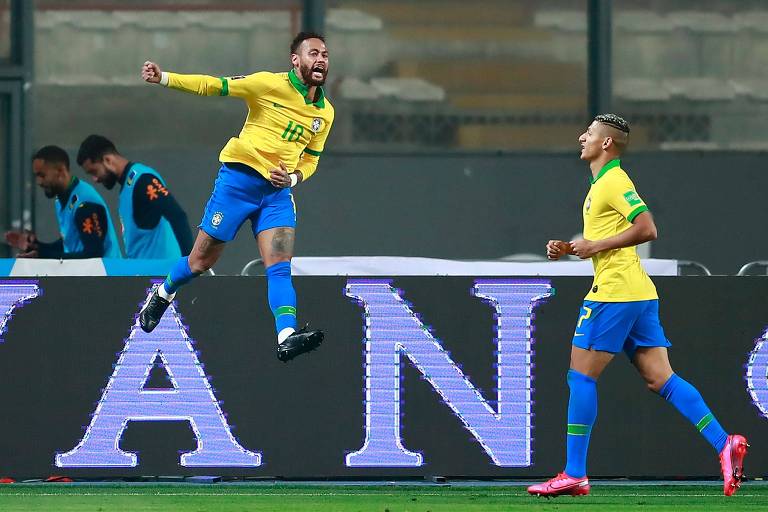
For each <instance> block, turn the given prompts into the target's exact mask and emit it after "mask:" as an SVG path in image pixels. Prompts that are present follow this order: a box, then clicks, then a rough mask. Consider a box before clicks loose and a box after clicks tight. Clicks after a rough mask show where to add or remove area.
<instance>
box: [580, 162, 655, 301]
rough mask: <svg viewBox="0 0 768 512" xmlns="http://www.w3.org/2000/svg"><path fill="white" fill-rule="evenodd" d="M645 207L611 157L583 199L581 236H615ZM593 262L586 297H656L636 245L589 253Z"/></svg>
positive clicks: (635, 299) (590, 238)
mask: <svg viewBox="0 0 768 512" xmlns="http://www.w3.org/2000/svg"><path fill="white" fill-rule="evenodd" d="M647 210H648V207H647V206H646V205H645V203H644V202H643V200H642V199H640V196H639V195H638V194H637V191H635V185H634V184H633V183H632V180H630V179H629V176H627V173H626V172H624V170H623V169H622V168H621V162H620V161H619V160H618V159H616V160H611V161H610V162H608V163H607V164H605V166H604V167H603V168H602V169H600V172H599V173H598V175H597V177H596V178H594V179H593V180H592V186H591V187H590V189H589V193H588V194H587V198H586V200H585V201H584V211H583V214H584V238H585V239H587V240H604V239H606V238H610V237H612V236H614V235H618V234H619V233H622V232H623V231H626V230H627V229H629V228H630V226H631V225H632V221H633V220H634V219H635V217H637V216H638V215H639V214H641V213H642V212H644V211H647ZM592 264H593V265H594V267H595V280H594V282H593V283H592V288H591V290H590V291H589V293H588V294H587V296H586V297H585V298H586V300H594V301H598V302H632V301H638V300H652V299H658V298H659V296H658V295H657V294H656V287H655V286H654V285H653V281H651V278H650V277H648V274H646V273H645V270H644V269H643V267H642V265H641V264H640V258H639V257H638V256H637V250H636V249H635V247H624V248H622V249H612V250H609V251H603V252H600V253H598V254H596V255H594V256H592Z"/></svg>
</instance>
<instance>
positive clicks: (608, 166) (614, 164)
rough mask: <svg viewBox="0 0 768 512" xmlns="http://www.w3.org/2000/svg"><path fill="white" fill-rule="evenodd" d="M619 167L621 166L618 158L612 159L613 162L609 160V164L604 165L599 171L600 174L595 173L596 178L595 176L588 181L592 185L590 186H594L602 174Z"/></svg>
mask: <svg viewBox="0 0 768 512" xmlns="http://www.w3.org/2000/svg"><path fill="white" fill-rule="evenodd" d="M620 165H621V160H619V159H618V158H614V159H613V160H611V161H610V162H608V163H607V164H605V165H604V166H603V168H602V169H600V172H599V173H597V176H595V177H594V178H592V179H590V183H592V185H594V184H595V182H596V181H597V180H599V179H600V178H602V177H603V174H605V173H607V172H608V171H610V170H611V169H613V168H614V167H619V166H620Z"/></svg>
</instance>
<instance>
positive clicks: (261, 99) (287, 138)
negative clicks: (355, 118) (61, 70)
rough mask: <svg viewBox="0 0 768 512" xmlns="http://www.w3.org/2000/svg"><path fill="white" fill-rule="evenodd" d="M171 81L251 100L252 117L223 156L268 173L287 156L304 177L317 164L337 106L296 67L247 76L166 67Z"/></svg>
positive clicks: (187, 89)
mask: <svg viewBox="0 0 768 512" xmlns="http://www.w3.org/2000/svg"><path fill="white" fill-rule="evenodd" d="M167 76H168V83H167V86H168V87H170V88H172V89H178V90H180V91H185V92H188V93H192V94H198V95H200V96H234V97H236V98H242V99H243V100H245V102H246V104H247V105H248V117H247V118H246V120H245V124H244V125H243V129H242V130H241V131H240V134H239V135H238V136H237V137H232V138H231V139H229V142H227V144H226V145H225V146H224V148H223V149H222V150H221V153H220V154H219V160H220V161H221V162H240V163H243V164H246V165H248V166H250V167H252V168H253V169H255V170H256V171H258V172H259V173H260V174H261V175H262V176H264V177H265V178H267V179H268V178H269V170H270V169H272V168H277V167H279V161H281V160H282V161H283V163H285V165H286V167H287V168H288V170H289V172H293V170H294V169H295V170H300V171H301V174H302V175H303V177H304V179H305V180H306V179H307V178H309V177H310V176H311V175H312V174H313V173H314V172H315V170H316V169H317V163H318V161H319V159H320V155H321V154H322V152H323V148H324V147H325V141H326V139H327V138H328V133H329V132H330V131H331V125H332V124H333V118H334V110H333V106H332V105H331V102H330V101H328V98H326V97H325V91H324V90H323V88H322V87H318V88H317V91H318V92H317V93H316V95H315V98H308V97H307V93H308V91H309V88H308V87H307V86H306V85H304V84H303V83H302V82H301V80H300V79H299V78H298V76H296V73H295V72H294V70H293V69H292V70H291V71H289V72H288V73H270V72H266V71H262V72H259V73H254V74H252V75H248V76H231V77H221V78H217V77H213V76H207V75H182V74H178V73H167Z"/></svg>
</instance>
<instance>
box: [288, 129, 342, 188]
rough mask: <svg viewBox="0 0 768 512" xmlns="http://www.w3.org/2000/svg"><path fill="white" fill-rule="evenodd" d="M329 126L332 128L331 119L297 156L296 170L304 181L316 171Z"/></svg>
mask: <svg viewBox="0 0 768 512" xmlns="http://www.w3.org/2000/svg"><path fill="white" fill-rule="evenodd" d="M331 126H333V117H331V120H330V121H329V122H328V123H327V126H325V127H324V128H323V129H322V130H321V131H320V132H319V133H318V134H317V135H315V136H314V137H312V139H311V140H310V141H309V144H307V147H306V148H304V152H303V153H301V155H300V156H299V163H298V164H297V165H296V170H298V171H301V175H302V176H303V177H304V181H306V180H307V179H308V178H309V177H310V176H312V175H313V174H314V173H315V171H316V170H317V164H318V163H319V162H320V155H322V154H323V149H325V141H326V140H327V139H328V134H329V133H331Z"/></svg>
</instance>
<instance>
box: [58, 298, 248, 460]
mask: <svg viewBox="0 0 768 512" xmlns="http://www.w3.org/2000/svg"><path fill="white" fill-rule="evenodd" d="M158 358H159V360H160V361H161V362H162V364H163V367H164V368H165V370H166V371H167V372H168V375H169V376H170V378H171V382H172V384H173V388H170V389H146V388H145V384H146V382H147V379H148V378H149V373H150V370H151V369H152V367H153V364H154V362H155V360H156V359H158ZM179 420H181V421H189V424H190V426H191V427H192V430H193V432H194V434H195V438H196V439H197V449H196V450H195V451H193V452H188V453H182V454H181V465H182V466H185V467H232V466H237V467H254V466H259V465H260V464H261V454H260V453H258V452H250V451H248V450H246V449H245V448H243V447H242V446H241V445H240V444H239V443H238V442H237V440H236V439H235V438H234V436H233V435H232V432H231V431H230V428H229V425H228V424H227V420H226V419H225V418H224V413H223V412H222V410H221V407H219V403H218V402H217V400H216V397H215V396H214V394H213V389H212V388H211V385H210V383H209V382H208V379H207V377H206V375H205V372H204V371H203V367H202V365H201V364H200V361H199V360H198V359H197V355H196V354H195V351H194V349H193V348H192V340H191V339H190V338H189V336H188V335H187V331H186V329H185V328H184V325H183V324H182V323H181V319H180V318H179V314H178V313H177V312H176V309H175V308H174V305H173V304H171V305H170V307H169V308H168V311H166V313H165V315H164V316H163V319H162V320H161V321H160V324H159V325H158V326H157V328H156V329H155V330H154V331H152V332H151V333H150V334H147V333H145V332H144V331H142V330H141V328H140V327H139V325H138V322H136V323H134V325H133V328H132V329H131V334H130V336H129V337H128V339H127V340H126V342H125V348H124V349H123V351H122V353H121V354H120V358H119V359H118V361H117V364H116V365H115V371H114V372H113V373H112V377H110V379H109V382H108V383H107V387H106V389H105V390H104V394H103V395H102V397H101V400H99V403H98V405H97V406H96V411H95V412H94V413H93V419H92V420H91V424H90V425H89V426H88V429H87V430H86V432H85V435H84V436H83V439H82V440H81V441H80V443H79V444H78V445H77V446H75V447H74V448H73V449H72V450H70V451H68V452H66V453H60V454H58V455H56V465H57V466H58V467H64V468H73V467H133V466H136V465H137V464H138V457H137V455H136V454H135V453H127V452H124V451H123V450H121V449H120V440H121V438H122V435H123V431H124V430H125V428H126V427H127V426H128V422H129V421H179Z"/></svg>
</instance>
